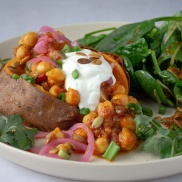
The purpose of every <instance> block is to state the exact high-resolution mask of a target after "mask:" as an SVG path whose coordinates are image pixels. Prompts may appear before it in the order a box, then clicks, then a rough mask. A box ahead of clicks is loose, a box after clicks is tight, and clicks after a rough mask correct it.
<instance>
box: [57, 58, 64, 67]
mask: <svg viewBox="0 0 182 182" xmlns="http://www.w3.org/2000/svg"><path fill="white" fill-rule="evenodd" d="M56 62H57V64H58V65H59V67H60V68H61V69H62V67H63V61H62V60H61V59H59V60H57V61H56Z"/></svg>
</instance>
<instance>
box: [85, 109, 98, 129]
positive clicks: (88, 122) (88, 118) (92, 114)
mask: <svg viewBox="0 0 182 182" xmlns="http://www.w3.org/2000/svg"><path fill="white" fill-rule="evenodd" d="M97 116H98V114H97V112H95V111H92V112H90V113H89V114H87V115H85V116H84V117H83V120H82V122H83V123H84V124H86V125H87V126H91V124H92V121H93V120H94V119H95V118H96V117H97Z"/></svg>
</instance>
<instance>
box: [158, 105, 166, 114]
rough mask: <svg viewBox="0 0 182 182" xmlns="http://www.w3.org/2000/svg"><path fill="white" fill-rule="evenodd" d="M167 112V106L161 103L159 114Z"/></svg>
mask: <svg viewBox="0 0 182 182" xmlns="http://www.w3.org/2000/svg"><path fill="white" fill-rule="evenodd" d="M165 113H166V107H165V106H163V105H159V114H165Z"/></svg>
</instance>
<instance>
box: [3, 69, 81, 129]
mask: <svg viewBox="0 0 182 182" xmlns="http://www.w3.org/2000/svg"><path fill="white" fill-rule="evenodd" d="M0 90H1V91H0V101H1V102H0V113H1V114H3V115H9V114H19V115H22V116H23V118H24V120H25V122H26V125H28V126H32V127H36V128H38V129H39V130H42V131H51V130H53V129H55V128H56V127H60V128H62V129H68V128H69V127H70V126H72V125H73V124H74V123H76V122H78V121H79V120H80V113H79V109H78V108H77V107H74V106H70V105H69V104H67V103H66V102H62V101H60V100H58V99H56V98H54V97H52V96H50V95H48V94H45V93H43V92H41V91H40V90H39V89H37V88H36V87H33V86H32V85H31V84H29V83H28V82H26V81H25V80H23V79H22V78H20V79H18V80H14V79H12V78H11V77H10V76H8V75H7V74H6V73H5V72H4V71H3V70H2V71H1V72H0Z"/></svg>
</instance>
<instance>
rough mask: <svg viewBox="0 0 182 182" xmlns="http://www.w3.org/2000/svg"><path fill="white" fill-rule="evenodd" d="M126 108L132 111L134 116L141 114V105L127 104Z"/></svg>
mask: <svg viewBox="0 0 182 182" xmlns="http://www.w3.org/2000/svg"><path fill="white" fill-rule="evenodd" d="M127 108H129V109H133V110H134V112H135V114H141V112H142V108H141V105H140V104H139V103H138V102H137V103H129V104H128V105H127Z"/></svg>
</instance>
